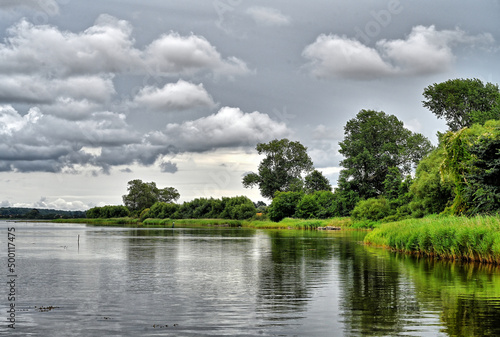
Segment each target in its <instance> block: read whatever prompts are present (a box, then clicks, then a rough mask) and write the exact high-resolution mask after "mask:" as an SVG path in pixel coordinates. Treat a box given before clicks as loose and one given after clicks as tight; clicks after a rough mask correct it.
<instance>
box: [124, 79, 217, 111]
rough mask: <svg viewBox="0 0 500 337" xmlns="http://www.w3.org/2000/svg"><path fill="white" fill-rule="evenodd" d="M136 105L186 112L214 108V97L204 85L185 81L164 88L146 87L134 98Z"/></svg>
mask: <svg viewBox="0 0 500 337" xmlns="http://www.w3.org/2000/svg"><path fill="white" fill-rule="evenodd" d="M134 103H136V104H140V105H145V106H146V107H148V108H150V109H153V110H157V111H169V110H186V109H190V108H195V107H214V106H215V103H214V101H213V99H212V97H211V96H210V95H209V94H208V92H207V91H206V90H205V88H204V87H203V84H198V85H196V84H193V83H189V82H186V81H183V80H179V81H178V82H177V83H168V84H166V85H165V86H164V87H163V88H156V87H152V86H147V87H144V88H143V89H141V90H140V91H139V93H138V94H137V96H136V97H135V98H134Z"/></svg>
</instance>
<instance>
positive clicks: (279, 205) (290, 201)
mask: <svg viewBox="0 0 500 337" xmlns="http://www.w3.org/2000/svg"><path fill="white" fill-rule="evenodd" d="M303 195H304V194H303V193H302V192H276V194H275V196H274V199H273V201H272V202H271V205H269V207H268V209H267V215H268V216H269V219H271V220H272V221H275V222H278V221H281V220H282V219H284V218H287V217H293V216H294V215H295V212H296V211H297V205H298V203H299V201H300V200H301V199H302V196H303Z"/></svg>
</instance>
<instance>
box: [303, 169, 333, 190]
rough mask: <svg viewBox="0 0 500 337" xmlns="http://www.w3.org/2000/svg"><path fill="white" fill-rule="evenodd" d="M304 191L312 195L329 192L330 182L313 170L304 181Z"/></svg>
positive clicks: (330, 188)
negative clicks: (317, 192) (318, 192)
mask: <svg viewBox="0 0 500 337" xmlns="http://www.w3.org/2000/svg"><path fill="white" fill-rule="evenodd" d="M304 190H305V192H306V193H314V192H316V191H331V190H332V185H330V181H328V179H327V178H326V177H325V176H324V175H323V173H321V172H320V171H318V170H313V171H312V172H311V173H309V174H308V175H307V176H306V178H305V180H304Z"/></svg>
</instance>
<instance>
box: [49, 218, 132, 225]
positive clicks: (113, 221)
mask: <svg viewBox="0 0 500 337" xmlns="http://www.w3.org/2000/svg"><path fill="white" fill-rule="evenodd" d="M51 222H58V223H84V224H88V225H95V226H122V225H138V224H140V222H139V219H137V218H106V219H103V218H98V219H88V218H81V219H55V220H52V221H51Z"/></svg>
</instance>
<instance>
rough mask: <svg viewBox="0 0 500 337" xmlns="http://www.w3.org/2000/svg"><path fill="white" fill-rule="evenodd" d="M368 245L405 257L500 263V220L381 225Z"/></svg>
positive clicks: (435, 220)
mask: <svg viewBox="0 0 500 337" xmlns="http://www.w3.org/2000/svg"><path fill="white" fill-rule="evenodd" d="M365 243H368V244H373V245H377V246H385V247H389V248H392V249H395V250H399V251H402V252H406V253H417V254H423V255H428V256H437V257H441V258H448V259H463V260H469V261H482V262H496V263H500V221H499V218H498V217H474V218H464V217H453V216H451V217H450V216H448V217H440V218H437V217H435V216H434V217H427V218H424V219H418V220H417V219H410V220H404V221H401V222H393V223H387V224H383V225H381V226H380V227H379V228H376V229H375V230H374V231H373V232H371V233H369V234H368V235H367V236H366V237H365Z"/></svg>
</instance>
